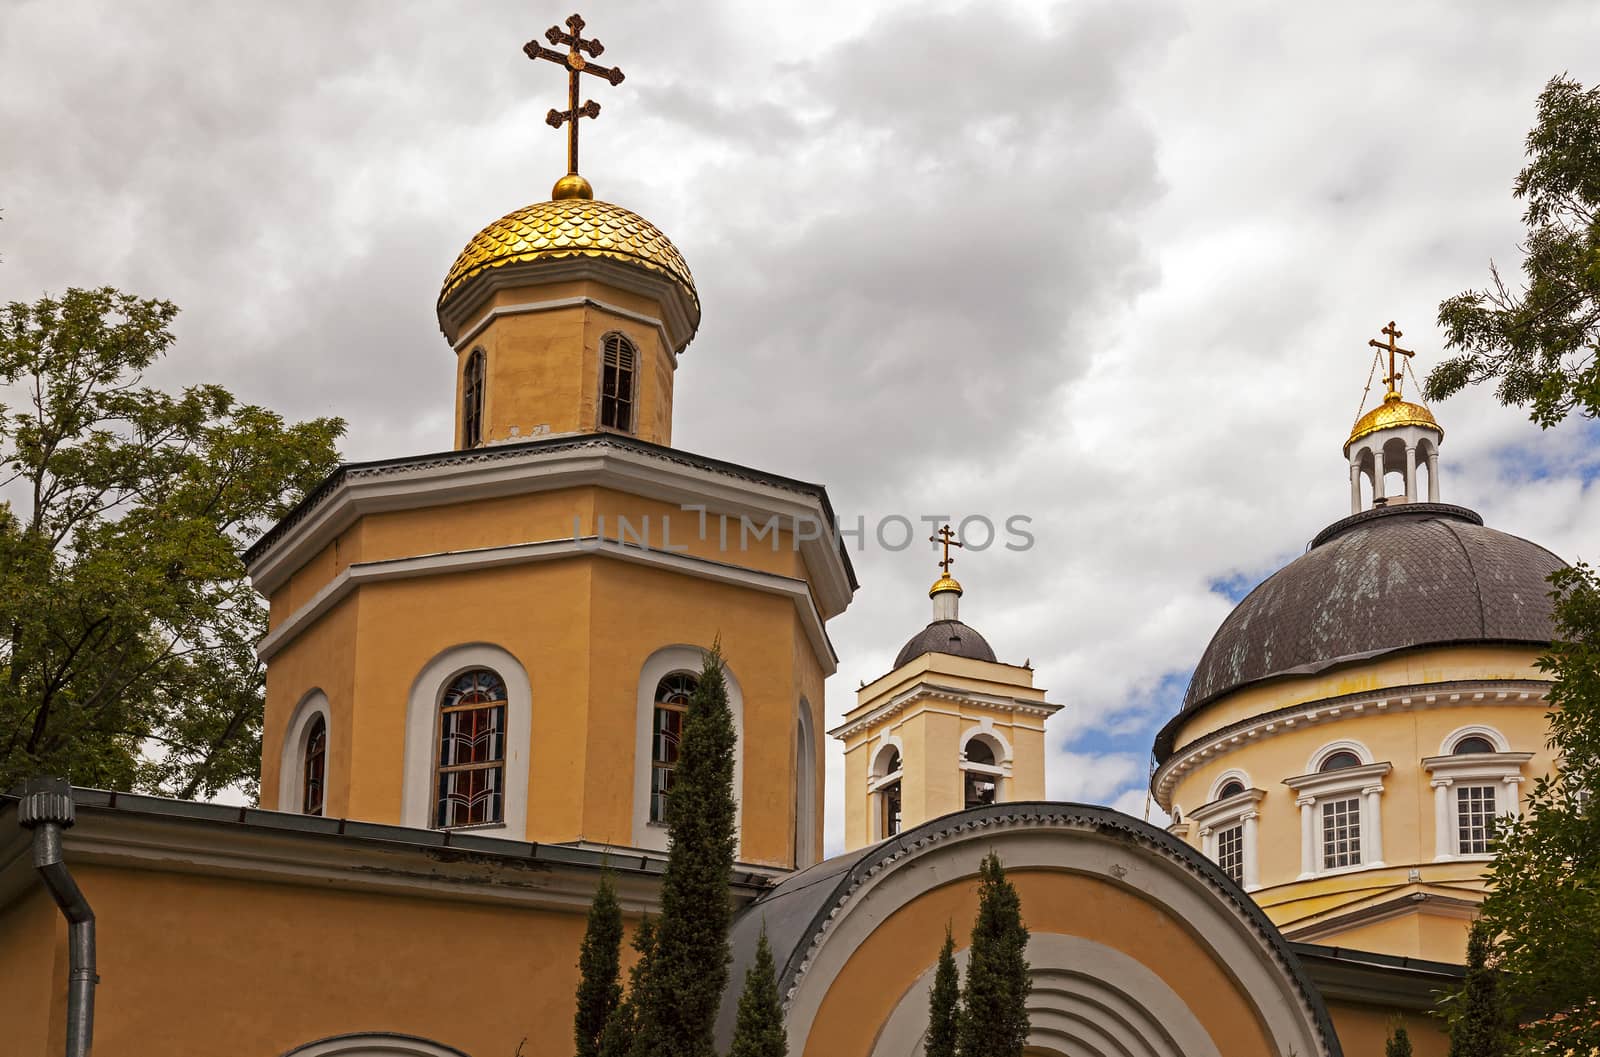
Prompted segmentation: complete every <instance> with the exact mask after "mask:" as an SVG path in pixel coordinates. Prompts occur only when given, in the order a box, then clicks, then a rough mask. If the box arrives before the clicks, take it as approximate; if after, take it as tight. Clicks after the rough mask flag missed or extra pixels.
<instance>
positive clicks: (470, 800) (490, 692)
mask: <svg viewBox="0 0 1600 1057" xmlns="http://www.w3.org/2000/svg"><path fill="white" fill-rule="evenodd" d="M505 771H506V684H505V681H504V680H503V679H501V678H500V676H499V675H497V674H495V673H494V672H492V671H490V670H489V669H487V668H474V669H473V670H472V671H470V672H465V673H463V674H461V675H459V676H457V677H456V680H455V681H454V682H453V683H451V684H450V689H449V691H448V692H447V693H446V694H445V698H444V703H443V706H442V707H441V709H440V712H439V756H438V766H437V768H436V772H435V773H436V776H437V778H438V782H437V788H438V798H437V800H436V802H435V804H436V806H435V811H434V825H435V826H437V827H439V828H440V829H450V828H453V827H456V826H484V825H493V824H495V823H498V822H503V821H504V820H505Z"/></svg>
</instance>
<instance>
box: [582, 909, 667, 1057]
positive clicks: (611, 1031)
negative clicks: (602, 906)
mask: <svg viewBox="0 0 1600 1057" xmlns="http://www.w3.org/2000/svg"><path fill="white" fill-rule="evenodd" d="M633 949H634V953H635V954H637V955H638V957H637V958H636V959H635V960H634V963H633V968H631V969H629V970H628V993H627V995H626V996H625V997H624V998H623V999H622V1000H621V1001H620V1002H618V1003H617V1005H616V1008H614V1009H613V1010H612V1011H611V1015H610V1016H608V1017H607V1018H606V1026H605V1028H604V1029H603V1030H602V1031H601V1032H600V1041H599V1044H598V1045H597V1046H596V1047H595V1052H596V1053H597V1054H598V1057H636V1055H642V1053H643V1050H642V1048H641V1047H640V1045H639V1042H640V1039H641V1037H642V1036H643V1035H646V1034H648V1032H647V1031H645V1032H642V1031H641V1030H640V1020H641V1013H642V1007H643V1006H644V1005H645V1004H646V996H647V995H649V993H650V990H651V987H652V985H653V981H654V972H653V968H652V966H653V963H654V961H655V952H656V926H655V922H653V921H651V920H650V919H649V918H645V919H643V920H642V921H640V922H639V927H638V928H636V929H634V930H633Z"/></svg>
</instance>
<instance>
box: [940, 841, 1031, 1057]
mask: <svg viewBox="0 0 1600 1057" xmlns="http://www.w3.org/2000/svg"><path fill="white" fill-rule="evenodd" d="M1027 946H1028V930H1027V928H1026V927H1024V925H1023V924H1022V901H1021V900H1020V899H1019V898H1018V897H1017V890H1016V889H1015V888H1014V887H1012V884H1011V882H1010V881H1008V880H1006V873H1005V869H1004V868H1003V867H1002V866H1001V865H1000V857H999V856H998V855H996V854H995V853H994V852H990V853H989V855H988V857H987V858H985V859H984V860H983V866H982V868H981V869H980V872H979V887H978V920H977V921H976V922H975V923H974V924H973V926H972V949H971V954H970V956H969V958H968V961H967V983H966V987H965V988H963V989H962V992H961V1018H960V1025H961V1026H960V1031H959V1032H958V1035H957V1050H956V1052H957V1053H958V1054H959V1055H960V1057H1022V1048H1023V1046H1024V1045H1026V1044H1027V1041H1028V992H1029V990H1031V989H1032V986H1033V982H1032V980H1031V979H1030V978H1029V976H1028V961H1027V958H1026V957H1025V956H1024V955H1025V953H1026V951H1027Z"/></svg>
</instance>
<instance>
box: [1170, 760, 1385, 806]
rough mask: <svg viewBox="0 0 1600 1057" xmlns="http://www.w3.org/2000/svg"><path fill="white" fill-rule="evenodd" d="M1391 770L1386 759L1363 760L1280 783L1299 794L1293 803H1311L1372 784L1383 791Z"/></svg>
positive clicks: (1354, 791)
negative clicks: (1374, 761) (1354, 764)
mask: <svg viewBox="0 0 1600 1057" xmlns="http://www.w3.org/2000/svg"><path fill="white" fill-rule="evenodd" d="M1392 770H1394V764H1392V763H1390V762H1388V761H1387V760H1385V761H1382V762H1380V763H1368V764H1363V765H1362V766H1360V767H1339V768H1336V769H1335V770H1332V771H1318V772H1317V773H1316V774H1297V775H1295V776H1294V777H1293V778H1285V779H1284V780H1283V784H1284V785H1286V786H1288V787H1289V788H1290V789H1293V790H1294V791H1295V792H1296V793H1298V794H1300V795H1299V796H1298V797H1296V798H1295V803H1297V804H1298V803H1310V802H1312V801H1313V800H1316V799H1318V798H1320V797H1326V796H1331V795H1335V794H1338V793H1365V792H1368V791H1370V790H1372V789H1373V788H1374V787H1376V789H1377V790H1378V791H1379V792H1382V790H1383V781H1382V780H1383V777H1384V776H1385V775H1387V774H1388V773H1389V772H1390V771H1392ZM1190 817H1191V818H1192V817H1193V815H1192V814H1191V816H1190Z"/></svg>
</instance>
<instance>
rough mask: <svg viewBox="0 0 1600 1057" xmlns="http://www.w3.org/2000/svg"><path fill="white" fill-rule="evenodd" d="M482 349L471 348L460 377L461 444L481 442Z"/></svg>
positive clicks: (473, 444) (464, 445)
mask: <svg viewBox="0 0 1600 1057" xmlns="http://www.w3.org/2000/svg"><path fill="white" fill-rule="evenodd" d="M483 359H484V357H483V350H482V349H473V350H472V354H471V355H470V356H468V357H467V367H466V371H465V372H464V374H463V376H462V379H461V446H462V447H463V448H476V447H477V446H478V445H479V444H482V443H483Z"/></svg>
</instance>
